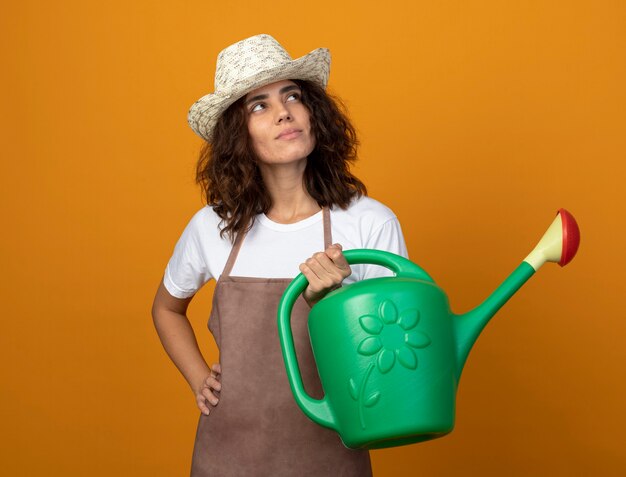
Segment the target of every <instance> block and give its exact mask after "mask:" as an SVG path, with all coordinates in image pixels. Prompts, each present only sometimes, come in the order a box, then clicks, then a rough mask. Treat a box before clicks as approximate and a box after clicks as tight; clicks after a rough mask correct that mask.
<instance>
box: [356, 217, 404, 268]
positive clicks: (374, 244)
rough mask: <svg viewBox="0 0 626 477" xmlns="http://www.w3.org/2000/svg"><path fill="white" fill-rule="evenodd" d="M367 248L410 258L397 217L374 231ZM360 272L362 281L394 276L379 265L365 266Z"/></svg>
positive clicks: (366, 244) (366, 245)
mask: <svg viewBox="0 0 626 477" xmlns="http://www.w3.org/2000/svg"><path fill="white" fill-rule="evenodd" d="M365 248H368V249H376V250H384V251H386V252H391V253H395V254H397V255H401V256H403V257H405V258H408V252H407V249H406V244H405V243H404V236H403V235H402V228H401V227H400V222H399V221H398V219H397V218H396V217H394V218H392V219H389V220H387V221H386V222H385V223H383V224H382V225H381V226H379V227H378V229H376V230H374V231H373V232H372V234H371V235H370V237H369V239H368V240H367V242H366V243H365ZM360 272H361V274H362V276H361V277H359V278H360V279H362V280H364V279H366V278H376V277H387V276H392V275H393V272H392V271H391V270H389V269H388V268H385V267H381V266H378V265H364V266H363V267H362V268H361V270H360Z"/></svg>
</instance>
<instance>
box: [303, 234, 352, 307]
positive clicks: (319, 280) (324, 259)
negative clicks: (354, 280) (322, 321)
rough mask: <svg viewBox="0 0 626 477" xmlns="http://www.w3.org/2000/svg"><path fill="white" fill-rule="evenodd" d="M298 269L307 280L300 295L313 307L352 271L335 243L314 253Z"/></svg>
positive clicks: (339, 246) (339, 247)
mask: <svg viewBox="0 0 626 477" xmlns="http://www.w3.org/2000/svg"><path fill="white" fill-rule="evenodd" d="M300 271H301V272H302V274H303V275H304V276H305V277H306V279H307V280H308V281H309V285H308V286H307V287H306V289H305V290H304V293H303V294H302V296H303V297H304V299H305V300H306V302H307V303H308V304H309V306H310V307H313V305H315V304H316V303H317V302H318V301H320V300H321V299H322V298H324V296H326V294H327V293H328V292H330V291H332V290H333V289H334V288H337V287H338V286H339V285H341V282H342V281H343V280H344V278H346V277H349V276H350V274H351V273H352V270H351V269H350V265H349V264H348V262H347V261H346V258H345V257H344V256H343V253H342V247H341V245H340V244H338V243H336V244H333V245H331V246H330V247H328V248H327V249H326V250H324V251H323V252H318V253H316V254H314V255H313V256H312V257H311V258H309V259H307V260H306V261H305V262H304V263H302V264H300Z"/></svg>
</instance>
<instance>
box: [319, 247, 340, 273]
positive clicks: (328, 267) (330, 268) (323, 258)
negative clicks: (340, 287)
mask: <svg viewBox="0 0 626 477" xmlns="http://www.w3.org/2000/svg"><path fill="white" fill-rule="evenodd" d="M329 248H330V247H329ZM333 250H336V249H333ZM339 253H341V252H339ZM313 258H314V259H315V260H317V262H318V263H319V265H320V266H321V267H322V268H323V271H322V273H323V274H324V275H330V276H331V277H332V278H333V279H341V278H342V277H341V269H339V267H337V265H336V264H335V262H333V260H332V259H331V258H330V257H329V255H328V254H327V253H326V252H319V253H316V254H315V255H313Z"/></svg>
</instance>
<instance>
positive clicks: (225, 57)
mask: <svg viewBox="0 0 626 477" xmlns="http://www.w3.org/2000/svg"><path fill="white" fill-rule="evenodd" d="M329 74H330V51H329V50H328V49H327V48H317V49H315V50H313V51H312V52H310V53H309V54H307V55H304V56H302V57H301V58H298V59H296V60H292V59H291V56H289V53H287V51H286V50H285V49H284V48H283V47H282V46H281V44H280V43H278V42H277V41H276V40H275V39H274V38H272V37H271V36H270V35H256V36H252V37H250V38H246V39H245V40H241V41H239V42H237V43H235V44H233V45H230V46H229V47H227V48H225V49H224V50H222V51H221V52H220V54H219V55H218V57H217V66H216V68H215V91H214V92H213V93H210V94H207V95H205V96H203V97H202V98H200V99H199V100H198V101H196V102H195V103H194V104H193V105H192V106H191V108H190V109H189V114H188V115H187V121H188V122H189V125H190V126H191V129H193V131H194V132H195V133H196V134H197V135H198V136H200V137H201V138H203V139H205V140H206V141H208V142H211V139H212V137H213V128H214V127H215V123H216V122H217V119H218V118H219V116H220V114H222V113H223V112H224V111H226V109H227V108H228V107H229V106H230V105H231V104H233V103H234V102H235V101H237V100H238V99H239V98H241V97H243V96H245V95H246V94H248V93H249V92H250V91H252V90H255V89H256V88H260V87H261V86H265V85H267V84H270V83H274V82H276V81H282V80H287V79H299V80H308V81H312V82H314V83H317V84H318V85H320V86H321V87H322V88H326V84H327V83H328V75H329Z"/></svg>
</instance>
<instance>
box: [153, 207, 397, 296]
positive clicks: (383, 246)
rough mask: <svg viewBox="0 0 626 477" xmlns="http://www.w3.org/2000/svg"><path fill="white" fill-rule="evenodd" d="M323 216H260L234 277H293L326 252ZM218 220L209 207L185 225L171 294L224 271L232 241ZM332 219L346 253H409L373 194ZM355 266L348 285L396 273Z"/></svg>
mask: <svg viewBox="0 0 626 477" xmlns="http://www.w3.org/2000/svg"><path fill="white" fill-rule="evenodd" d="M322 219H323V217H322V211H320V212H318V213H317V214H315V215H312V216H311V217H308V218H306V219H304V220H301V221H300V222H296V223H293V224H279V223H277V222H273V221H272V220H270V219H269V218H268V217H267V216H266V215H265V214H259V215H257V216H256V218H255V221H254V224H253V226H252V228H251V229H250V231H249V232H248V233H247V235H246V236H245V238H244V240H243V243H242V245H241V249H240V250H239V254H238V256H237V259H236V260H235V265H234V267H233V269H232V271H231V275H233V276H245V277H265V278H294V277H295V276H296V275H298V273H300V269H299V266H300V264H301V263H303V262H304V261H305V260H306V259H307V258H309V257H311V256H312V255H313V254H314V253H316V252H320V251H323V250H324V226H323V220H322ZM220 221H221V219H220V217H219V216H218V215H217V214H216V213H215V212H214V211H213V208H212V207H210V206H205V207H203V208H202V209H200V210H199V211H198V212H197V213H196V214H195V215H194V216H193V217H192V218H191V220H190V221H189V223H188V224H187V226H186V227H185V230H184V231H183V233H182V235H181V237H180V239H179V240H178V243H177V244H176V247H175V248H174V253H173V255H172V257H171V258H170V261H169V263H168V264H167V267H166V269H165V275H164V278H163V282H164V285H165V288H166V289H167V291H168V292H169V293H170V294H171V295H172V296H175V297H177V298H188V297H190V296H192V295H193V294H195V293H196V292H197V291H198V290H199V289H200V287H202V285H204V284H205V283H206V282H207V281H209V280H210V279H211V278H218V277H219V276H220V274H221V273H222V270H223V269H224V266H225V265H226V261H227V260H228V255H229V254H230V251H231V249H232V243H231V242H230V240H229V239H228V237H226V236H225V237H224V238H220V234H219V231H220V229H219V224H220ZM330 222H331V230H332V241H333V243H340V244H341V245H342V247H343V250H344V251H345V250H350V249H355V248H368V249H378V250H386V251H388V252H393V253H396V254H398V255H402V256H403V257H408V255H407V250H406V245H405V243H404V237H403V236H402V229H401V228H400V223H399V222H398V219H397V218H396V216H395V214H394V213H393V212H392V211H391V210H390V209H389V208H388V207H386V206H385V205H383V204H381V203H380V202H378V201H376V200H374V199H372V198H370V197H361V198H359V199H355V200H353V201H352V203H351V204H350V206H349V207H348V209H346V210H343V209H341V208H339V207H334V208H332V209H331V211H330ZM351 268H352V275H350V276H349V277H348V278H346V279H345V280H344V284H349V283H352V282H355V281H358V280H363V279H365V278H373V277H379V276H389V275H392V274H393V272H391V271H390V270H387V269H385V268H383V267H380V266H377V265H352V266H351Z"/></svg>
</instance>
